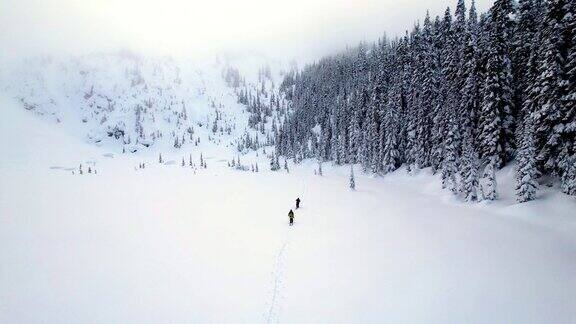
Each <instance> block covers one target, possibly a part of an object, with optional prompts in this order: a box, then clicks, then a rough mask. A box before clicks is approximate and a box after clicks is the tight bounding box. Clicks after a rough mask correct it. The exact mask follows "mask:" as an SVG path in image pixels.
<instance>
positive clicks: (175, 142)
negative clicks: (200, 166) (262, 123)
mask: <svg viewBox="0 0 576 324" xmlns="http://www.w3.org/2000/svg"><path fill="white" fill-rule="evenodd" d="M233 62H234V64H248V66H251V65H252V64H256V63H255V62H248V63H243V62H242V61H240V60H238V59H237V60H235V61H233ZM260 64H261V65H262V64H263V63H262V61H260ZM229 66H230V63H229V62H228V61H226V60H224V59H216V60H203V61H195V62H189V61H186V60H176V59H174V58H171V57H150V56H141V55H137V54H134V53H131V52H125V51H124V52H117V53H108V54H90V55H84V56H76V57H69V58H59V59H54V58H37V59H27V60H25V61H24V62H23V63H22V64H15V65H14V66H10V67H9V68H6V69H3V70H2V71H1V72H2V73H1V75H0V89H1V90H2V92H3V93H5V95H6V96H7V97H10V98H14V99H16V100H19V101H20V103H21V104H22V106H23V107H24V108H25V109H27V110H30V111H32V112H34V113H36V114H38V115H41V116H43V117H44V119H46V120H49V121H52V122H55V123H57V124H59V125H60V126H59V127H61V128H63V129H64V130H66V131H67V132H68V133H69V134H71V135H73V136H75V137H78V138H80V139H83V140H85V141H87V142H89V143H92V144H96V145H98V146H104V147H108V148H110V149H113V150H115V151H122V150H124V151H128V152H135V151H138V150H146V149H147V148H149V147H151V146H155V149H154V150H152V151H156V152H157V151H162V150H166V149H169V148H177V149H178V148H182V147H184V148H188V150H191V149H193V147H195V146H197V145H198V144H199V143H198V142H200V143H201V142H202V141H210V142H213V143H214V144H219V145H229V146H237V145H238V140H240V139H241V136H246V134H249V135H250V136H253V135H254V134H255V133H256V132H253V131H252V130H250V129H248V127H247V120H248V117H247V116H248V113H247V111H246V107H245V106H244V105H242V104H239V103H238V98H237V92H236V91H235V89H233V88H231V87H229V86H228V85H227V84H226V82H225V80H224V78H223V77H222V76H223V71H225V69H226V68H227V67H229ZM244 70H245V69H244ZM247 78H248V79H249V80H251V77H247ZM250 82H251V81H250ZM261 137H263V136H261Z"/></svg>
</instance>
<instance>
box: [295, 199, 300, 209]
mask: <svg viewBox="0 0 576 324" xmlns="http://www.w3.org/2000/svg"><path fill="white" fill-rule="evenodd" d="M298 208H300V198H296V209H298Z"/></svg>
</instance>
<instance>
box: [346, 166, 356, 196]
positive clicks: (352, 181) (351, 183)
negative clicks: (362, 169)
mask: <svg viewBox="0 0 576 324" xmlns="http://www.w3.org/2000/svg"><path fill="white" fill-rule="evenodd" d="M348 185H349V187H350V189H352V190H356V180H355V179H354V165H350V178H349V181H348Z"/></svg>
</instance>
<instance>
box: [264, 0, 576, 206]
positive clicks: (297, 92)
mask: <svg viewBox="0 0 576 324" xmlns="http://www.w3.org/2000/svg"><path fill="white" fill-rule="evenodd" d="M575 86H576V1H571V0H546V1H542V0H519V1H518V2H515V1H512V0H496V1H495V3H494V5H493V6H492V7H491V8H490V9H489V10H488V11H487V12H486V13H483V14H481V15H478V14H477V12H476V9H475V6H474V2H472V3H471V5H470V8H469V9H467V8H466V4H465V2H464V0H458V3H457V5H456V10H455V11H454V14H452V12H451V10H450V8H447V9H446V12H445V14H444V15H443V16H442V17H440V16H436V17H434V18H433V17H430V15H429V14H427V15H426V17H425V19H424V21H423V23H422V24H420V23H417V24H416V25H415V26H414V28H413V29H412V30H411V31H410V32H406V34H405V36H403V37H398V38H394V39H388V38H387V37H382V38H381V39H379V40H378V41H377V42H375V43H371V44H366V43H361V44H360V45H358V46H356V47H354V48H348V49H347V50H345V51H343V52H342V53H338V54H336V55H333V56H330V57H325V58H322V59H320V60H319V61H317V62H315V63H313V64H309V65H307V66H306V67H305V68H304V69H302V70H301V71H293V72H291V73H289V74H288V75H286V77H285V78H284V80H283V82H282V84H281V87H280V89H281V91H282V92H283V93H284V94H285V97H286V98H287V99H289V100H290V105H291V107H290V114H289V116H288V117H287V119H286V121H285V122H284V123H283V124H282V125H281V126H280V127H279V131H278V133H277V134H276V141H275V142H276V149H277V152H278V153H279V154H282V155H284V156H287V157H290V158H293V159H294V160H295V161H296V162H298V161H300V160H301V159H305V158H312V157H315V158H317V159H318V160H320V161H333V162H334V163H336V164H347V163H359V164H360V165H361V166H362V168H363V169H364V171H370V172H375V173H379V174H386V173H388V172H391V171H394V170H396V169H398V168H399V167H401V166H403V165H404V166H406V167H407V169H408V170H409V171H412V170H416V169H421V168H428V167H429V168H431V170H432V172H434V173H435V174H436V173H439V174H440V175H441V179H442V185H443V187H444V188H447V189H449V190H451V191H452V192H454V194H456V195H458V196H461V197H462V198H463V199H465V200H467V201H476V200H483V199H487V200H494V199H497V181H496V176H495V173H496V171H497V170H498V169H500V168H502V167H504V166H506V165H508V164H509V163H510V162H511V161H513V160H514V161H516V162H515V165H516V166H515V168H516V178H517V189H516V194H517V197H518V200H519V201H521V202H524V201H528V200H532V199H534V198H535V195H536V191H537V189H538V186H539V184H538V180H539V179H541V178H543V177H552V178H555V179H558V181H559V183H560V186H561V189H562V191H563V192H565V193H567V194H570V195H576V155H575V152H576V141H575V139H576V121H575V115H576V108H575V106H576V91H575Z"/></svg>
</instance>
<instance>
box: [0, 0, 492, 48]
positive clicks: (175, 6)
mask: <svg viewBox="0 0 576 324" xmlns="http://www.w3.org/2000/svg"><path fill="white" fill-rule="evenodd" d="M455 3H456V0H282V1H277V0H0V51H2V52H1V53H0V55H2V56H4V57H7V56H14V55H19V56H21V55H26V56H30V55H39V54H49V53H73V54H74V53H82V52H87V51H94V50H98V51H103V50H104V51H106V50H112V49H117V48H128V49H134V50H139V51H143V50H146V51H153V52H155V53H159V54H165V53H167V54H174V55H196V56H198V55H206V54H209V53H213V52H214V51H221V50H226V49H233V50H242V51H244V50H249V49H255V50H263V51H264V52H266V53H269V54H272V55H278V54H284V55H285V56H287V57H297V58H300V57H308V58H309V57H317V56H319V55H324V54H326V53H329V52H331V51H334V50H338V49H341V48H343V47H345V46H346V44H357V43H358V42H359V41H362V40H368V41H371V40H374V39H376V38H378V37H379V36H381V35H382V34H383V33H384V32H386V33H387V34H388V35H392V36H395V35H401V34H403V32H404V31H405V30H406V29H409V28H411V26H413V25H414V23H415V22H416V21H417V20H422V19H423V18H424V16H425V14H426V10H427V9H429V10H430V12H431V14H432V15H436V14H442V13H443V11H444V9H445V8H446V7H447V6H450V7H451V8H454V7H455ZM492 3H493V0H477V3H476V5H477V8H478V9H479V11H481V12H484V11H485V10H486V9H487V8H488V7H489V6H490V5H491V4H492ZM467 6H469V1H467Z"/></svg>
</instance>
